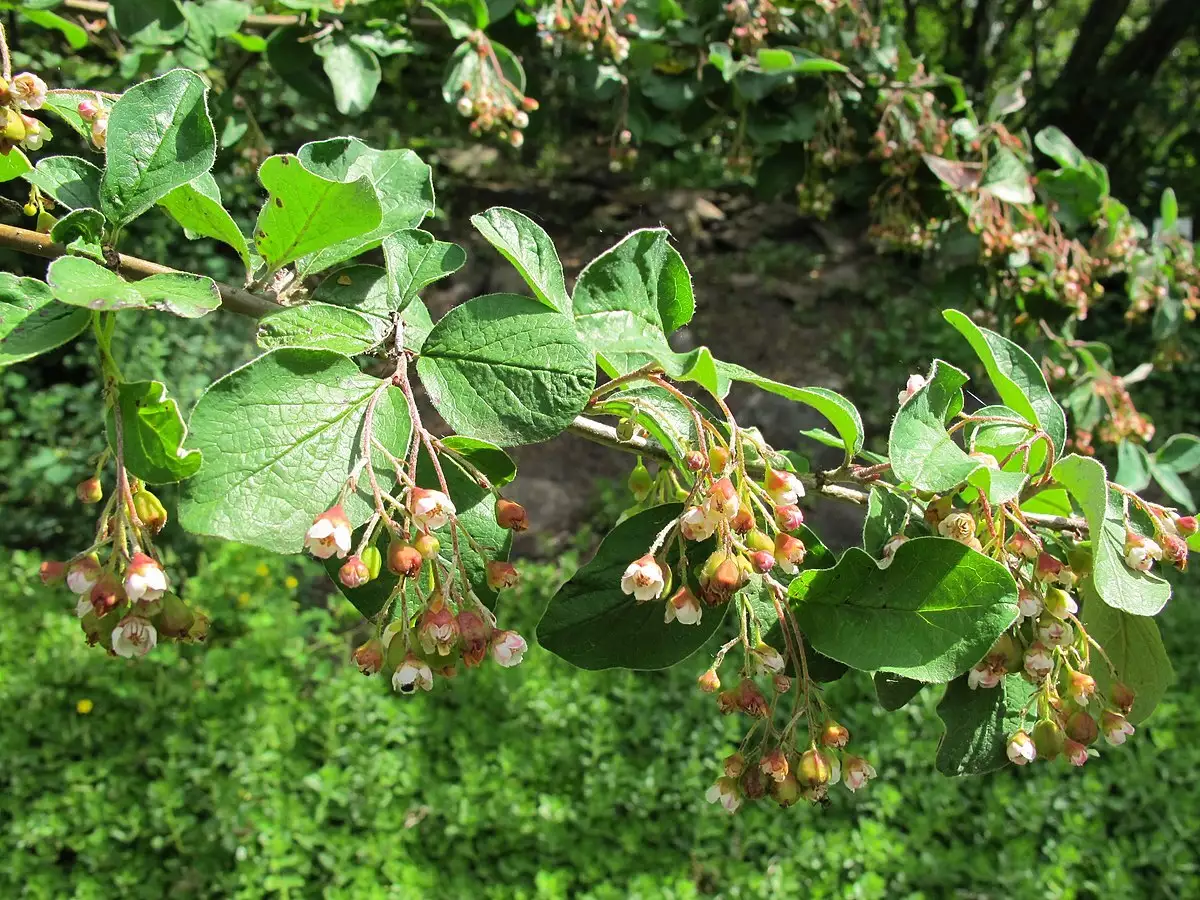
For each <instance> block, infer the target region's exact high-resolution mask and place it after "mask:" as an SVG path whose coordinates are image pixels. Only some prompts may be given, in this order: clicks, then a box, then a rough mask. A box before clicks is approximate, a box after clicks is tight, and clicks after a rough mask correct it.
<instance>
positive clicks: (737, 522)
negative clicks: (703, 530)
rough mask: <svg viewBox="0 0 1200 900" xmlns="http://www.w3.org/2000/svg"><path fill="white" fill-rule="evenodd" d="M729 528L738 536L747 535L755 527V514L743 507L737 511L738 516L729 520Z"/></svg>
mask: <svg viewBox="0 0 1200 900" xmlns="http://www.w3.org/2000/svg"><path fill="white" fill-rule="evenodd" d="M729 527H730V528H732V529H733V530H734V531H736V532H737V533H738V534H746V533H747V532H748V531H750V530H751V529H752V528H753V527H754V514H753V513H751V512H750V510H748V509H746V507H744V506H743V507H742V508H741V509H739V510H738V511H737V515H735V516H734V517H733V518H732V519H730V520H729Z"/></svg>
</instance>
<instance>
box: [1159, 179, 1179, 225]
mask: <svg viewBox="0 0 1200 900" xmlns="http://www.w3.org/2000/svg"><path fill="white" fill-rule="evenodd" d="M1158 209H1159V212H1158V214H1159V216H1161V217H1162V223H1161V225H1160V229H1161V230H1162V231H1170V230H1171V229H1172V228H1174V227H1175V223H1176V221H1178V219H1179V201H1177V200H1176V199H1175V192H1174V191H1173V190H1171V188H1165V189H1164V190H1163V192H1162V199H1161V200H1160V201H1159V204H1158Z"/></svg>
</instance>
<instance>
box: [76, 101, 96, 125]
mask: <svg viewBox="0 0 1200 900" xmlns="http://www.w3.org/2000/svg"><path fill="white" fill-rule="evenodd" d="M76 108H77V109H78V110H79V115H80V116H82V117H83V119H84V120H86V121H88V122H90V121H92V119H94V118H96V116H97V115H98V114H99V113H100V107H99V106H97V105H96V102H95V101H94V100H81V101H80V102H79V106H78V107H76Z"/></svg>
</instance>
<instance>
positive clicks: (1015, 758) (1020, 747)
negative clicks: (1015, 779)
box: [1008, 731, 1037, 766]
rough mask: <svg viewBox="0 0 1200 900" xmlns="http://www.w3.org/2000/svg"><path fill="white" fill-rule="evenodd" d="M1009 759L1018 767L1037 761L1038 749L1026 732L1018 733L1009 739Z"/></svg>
mask: <svg viewBox="0 0 1200 900" xmlns="http://www.w3.org/2000/svg"><path fill="white" fill-rule="evenodd" d="M1008 759H1009V761H1010V762H1013V763H1016V764H1017V765H1018V766H1023V765H1026V764H1027V763H1031V762H1033V761H1034V760H1035V759H1037V748H1036V747H1035V746H1033V739H1032V738H1030V737H1029V735H1027V734H1026V733H1025V732H1024V731H1018V732H1017V733H1016V734H1014V735H1013V736H1012V737H1011V738H1009V739H1008Z"/></svg>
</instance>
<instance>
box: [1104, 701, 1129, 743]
mask: <svg viewBox="0 0 1200 900" xmlns="http://www.w3.org/2000/svg"><path fill="white" fill-rule="evenodd" d="M1100 730H1101V731H1102V732H1103V733H1104V740H1106V741H1108V743H1110V744H1112V746H1114V747H1119V746H1120V745H1121V744H1123V743H1125V739H1126V738H1127V737H1129V735H1131V734H1133V725H1132V724H1130V722H1129V720H1128V719H1126V718H1125V716H1123V715H1121V713H1119V712H1114V711H1113V710H1111V709H1106V710H1105V711H1104V712H1103V713H1101V715H1100Z"/></svg>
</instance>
